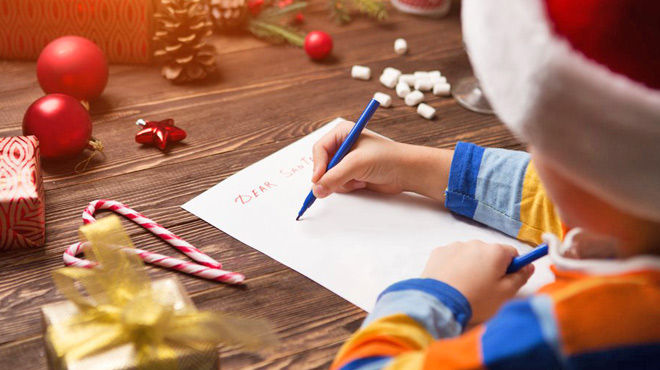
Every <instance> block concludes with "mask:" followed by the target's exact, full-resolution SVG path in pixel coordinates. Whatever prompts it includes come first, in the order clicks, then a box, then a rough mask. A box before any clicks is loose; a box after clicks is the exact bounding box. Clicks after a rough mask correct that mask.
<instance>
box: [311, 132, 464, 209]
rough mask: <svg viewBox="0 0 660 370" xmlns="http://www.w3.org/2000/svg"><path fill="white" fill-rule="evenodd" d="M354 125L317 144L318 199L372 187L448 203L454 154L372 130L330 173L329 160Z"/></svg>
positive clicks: (315, 158) (314, 150)
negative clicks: (410, 143) (385, 136)
mask: <svg viewBox="0 0 660 370" xmlns="http://www.w3.org/2000/svg"><path fill="white" fill-rule="evenodd" d="M353 125H354V124H353V122H348V121H344V122H342V123H340V124H338V125H337V127H335V128H334V129H333V130H332V131H330V132H329V133H327V134H326V135H325V136H323V138H321V139H320V140H319V141H318V142H317V143H316V144H315V145H314V149H313V153H314V171H313V175H312V182H313V183H314V186H313V187H312V191H313V192H314V195H315V196H316V197H317V198H325V197H327V196H328V195H330V194H332V193H335V192H351V191H353V190H356V189H363V188H366V189H369V190H373V191H376V192H380V193H386V194H398V193H400V192H402V191H413V192H416V193H419V194H422V195H426V196H429V197H431V198H434V199H438V200H441V201H444V189H445V188H446V186H447V178H448V176H449V167H450V165H451V158H452V153H453V152H452V151H450V150H443V149H434V148H427V147H423V146H415V145H408V144H402V143H397V142H395V141H392V140H389V139H386V138H384V137H382V136H379V135H376V134H375V133H373V132H371V131H369V130H364V131H363V132H362V134H361V135H360V138H359V139H358V141H357V142H356V143H355V146H354V147H353V149H352V150H351V151H350V152H349V153H348V154H347V155H346V156H345V157H344V159H342V160H341V162H339V164H337V165H336V166H335V167H333V168H332V169H331V170H330V171H328V172H327V173H326V170H325V169H326V167H327V166H328V162H330V159H331V158H332V156H333V155H334V154H335V152H336V151H337V149H339V146H340V145H341V143H342V142H343V141H344V139H345V138H346V136H348V133H349V132H350V131H351V129H352V128H353Z"/></svg>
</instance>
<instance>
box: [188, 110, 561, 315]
mask: <svg viewBox="0 0 660 370" xmlns="http://www.w3.org/2000/svg"><path fill="white" fill-rule="evenodd" d="M340 121H341V120H340V119H336V120H334V121H332V122H330V123H329V124H327V125H325V126H323V127H322V128H320V129H318V130H317V131H315V132H313V133H311V134H310V135H308V136H306V137H304V138H302V139H300V140H298V141H297V142H295V143H293V144H291V145H289V146H287V147H286V148H284V149H282V150H280V151H278V152H276V153H274V154H272V155H270V156H268V157H266V158H264V159H263V160H261V161H259V162H257V163H255V164H253V165H251V166H249V167H247V168H245V169H243V170H242V171H240V172H238V173H236V174H235V175H233V176H231V177H229V178H227V179H225V180H224V181H223V182H221V183H219V184H218V185H216V186H214V187H212V188H211V189H209V190H208V191H206V192H204V193H202V194H201V195H199V196H198V197H196V198H194V199H192V200H190V201H189V202H188V203H186V204H184V205H183V208H184V209H186V210H187V211H189V212H191V213H193V214H195V215H197V216H198V217H200V218H201V219H203V220H205V221H206V222H208V223H210V224H211V225H213V226H215V227H217V228H219V229H220V230H222V231H224V232H225V233H227V234H229V235H231V236H232V237H234V238H236V239H238V240H240V241H241V242H243V243H245V244H247V245H248V246H250V247H252V248H255V249H257V250H259V251H261V252H263V253H265V254H266V255H268V256H270V257H272V258H274V259H276V260H277V261H279V262H281V263H283V264H285V265H287V266H289V267H291V268H293V269H295V270H296V271H298V272H300V273H302V274H304V275H306V276H307V277H309V278H310V279H312V280H314V281H316V282H317V283H319V284H321V285H323V286H324V287H326V288H328V289H330V290H331V291H333V292H334V293H336V294H338V295H339V296H341V297H343V298H344V299H346V300H348V301H349V302H351V303H353V304H355V305H356V306H358V307H360V308H362V309H364V310H365V311H370V310H371V309H372V307H373V305H374V303H375V301H376V298H377V297H378V294H379V293H380V292H381V291H382V290H383V289H385V288H386V287H387V286H389V285H390V284H392V283H394V282H397V281H399V280H403V279H408V278H414V277H418V276H419V274H420V272H421V271H422V269H423V268H424V265H425V263H426V259H427V257H428V255H429V253H430V252H431V250H432V249H433V248H434V247H436V246H441V245H446V244H449V243H451V242H454V241H466V240H472V239H480V240H483V241H487V242H494V243H503V244H511V245H514V246H515V247H516V248H518V250H519V251H520V252H521V253H523V252H527V251H529V250H530V247H529V246H527V245H525V244H523V243H520V242H518V241H516V240H515V239H512V238H509V237H508V236H506V235H504V234H502V233H500V232H497V231H494V230H491V229H488V228H486V227H483V226H481V225H478V224H476V223H474V222H472V221H470V220H467V219H465V218H462V217H459V216H455V215H453V214H451V213H450V212H448V211H446V210H445V209H444V208H443V207H442V206H441V205H440V204H438V203H437V202H435V201H433V200H431V199H428V198H425V197H422V196H418V195H415V194H409V193H404V194H400V195H397V196H388V195H380V194H376V193H372V192H369V191H365V190H363V191H357V192H354V193H351V194H333V195H331V196H330V197H328V198H326V199H321V200H317V201H316V202H315V203H314V205H313V206H312V207H311V208H309V209H308V210H307V212H306V213H305V215H304V216H303V217H302V218H301V219H300V221H296V216H297V214H298V211H299V210H300V207H301V206H302V203H303V200H304V199H305V197H306V196H307V193H308V192H309V190H310V187H311V182H310V179H311V176H312V158H311V157H312V146H313V145H314V143H315V142H316V141H317V140H318V139H320V138H321V137H322V136H323V135H324V134H325V133H326V132H328V131H330V130H331V129H332V128H333V127H334V126H335V125H336V124H337V123H338V122H340ZM548 265H549V263H548V261H547V259H546V258H544V259H542V260H539V261H538V262H537V263H536V267H537V269H536V273H535V274H534V276H533V277H532V278H531V279H530V281H529V282H528V283H527V285H526V286H525V287H524V288H523V290H522V292H523V294H525V293H530V292H531V291H533V290H535V289H536V288H538V287H539V286H541V285H543V284H545V283H547V282H549V281H551V280H552V275H551V273H550V271H549V270H548ZM226 267H227V268H229V269H231V268H232V266H226ZM237 270H239V272H240V267H239V268H237ZM247 281H248V283H249V276H248V280H247Z"/></svg>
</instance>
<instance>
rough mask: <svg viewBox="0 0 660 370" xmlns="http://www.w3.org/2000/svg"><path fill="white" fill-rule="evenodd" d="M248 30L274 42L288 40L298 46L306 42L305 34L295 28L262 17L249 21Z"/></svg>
mask: <svg viewBox="0 0 660 370" xmlns="http://www.w3.org/2000/svg"><path fill="white" fill-rule="evenodd" d="M248 30H249V31H250V32H251V33H252V34H253V35H255V36H257V37H259V38H261V39H267V40H270V41H272V42H288V43H289V44H291V45H295V46H298V47H302V46H303V44H304V43H305V36H303V35H301V34H299V33H298V32H297V31H296V30H295V29H294V28H292V27H287V26H283V25H280V24H275V23H269V22H265V21H262V20H260V19H251V20H250V22H249V23H248Z"/></svg>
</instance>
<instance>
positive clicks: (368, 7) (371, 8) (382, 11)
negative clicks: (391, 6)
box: [351, 0, 387, 21]
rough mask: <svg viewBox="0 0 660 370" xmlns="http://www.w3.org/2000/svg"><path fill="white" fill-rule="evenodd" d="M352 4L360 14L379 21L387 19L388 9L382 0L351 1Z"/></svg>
mask: <svg viewBox="0 0 660 370" xmlns="http://www.w3.org/2000/svg"><path fill="white" fill-rule="evenodd" d="M351 2H352V3H353V6H354V7H355V8H356V9H357V10H358V11H359V12H360V13H362V14H366V15H368V16H369V17H371V18H373V19H375V20H377V21H382V20H384V19H385V18H387V8H386V7H385V2H383V1H382V0H351Z"/></svg>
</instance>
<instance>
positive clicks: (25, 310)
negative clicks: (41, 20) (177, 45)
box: [0, 1, 520, 369]
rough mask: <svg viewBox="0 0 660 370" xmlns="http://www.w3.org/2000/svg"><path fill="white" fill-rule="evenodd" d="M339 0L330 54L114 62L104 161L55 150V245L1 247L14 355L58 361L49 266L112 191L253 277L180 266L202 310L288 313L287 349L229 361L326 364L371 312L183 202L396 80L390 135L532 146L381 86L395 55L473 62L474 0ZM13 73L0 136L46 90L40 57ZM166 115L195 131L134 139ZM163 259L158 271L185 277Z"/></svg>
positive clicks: (100, 123)
mask: <svg viewBox="0 0 660 370" xmlns="http://www.w3.org/2000/svg"><path fill="white" fill-rule="evenodd" d="M326 6H327V5H326V3H325V1H317V2H313V4H311V5H310V9H309V12H308V14H307V16H306V24H305V27H306V28H307V29H322V30H326V31H328V32H329V33H330V34H331V35H332V36H333V38H334V42H335V48H334V51H333V55H334V56H333V57H332V58H330V59H329V60H327V61H323V62H318V63H315V62H312V61H310V60H309V59H308V58H307V57H306V56H305V54H304V52H303V51H301V50H299V49H296V48H293V47H289V46H283V45H279V46H278V45H270V44H268V43H265V42H262V41H260V40H257V39H254V38H252V37H250V36H236V37H217V38H214V39H213V42H214V44H215V45H216V46H217V49H218V52H219V56H218V67H219V70H220V73H219V75H218V76H217V77H215V78H212V79H210V80H208V81H205V82H203V83H198V84H192V85H182V86H177V85H173V84H171V83H169V82H168V81H166V80H164V79H163V78H161V77H160V74H159V70H158V68H157V67H154V66H124V65H113V66H111V67H110V80H109V83H108V86H107V88H106V90H105V92H104V93H103V96H102V97H101V98H100V99H99V100H98V101H94V102H92V105H91V115H92V119H93V121H94V136H96V137H97V138H99V139H100V140H102V141H103V143H104V145H105V158H94V160H93V161H92V164H91V166H90V167H89V169H88V170H87V171H86V172H84V173H82V174H76V173H74V171H73V168H74V166H75V164H76V163H77V162H79V161H80V160H81V159H83V158H84V157H82V156H81V157H79V158H74V159H72V160H68V161H63V162H57V163H44V164H43V170H44V183H45V188H46V202H47V206H46V225H47V243H46V246H45V247H44V248H39V249H35V250H22V251H13V252H8V253H3V254H0V368H2V369H43V368H45V367H46V360H45V354H44V347H43V344H42V332H43V327H42V324H41V321H40V314H39V307H40V306H42V305H44V304H47V303H51V302H55V301H58V300H61V299H62V297H61V296H60V295H59V294H58V293H57V292H56V290H55V287H54V285H53V282H52V280H51V279H50V275H49V272H50V271H52V270H54V269H56V268H59V267H62V252H63V251H64V249H65V248H66V246H68V245H69V244H71V243H72V242H74V241H76V239H77V228H78V227H79V226H80V225H81V218H80V215H81V212H82V210H83V209H84V208H85V207H86V206H87V204H88V203H89V202H90V201H92V200H95V199H99V198H106V199H115V200H118V201H120V202H123V203H125V204H127V205H129V206H131V207H133V208H135V209H136V210H138V211H139V212H142V213H143V214H145V215H146V216H147V217H150V218H153V219H154V220H155V221H157V222H159V223H161V224H162V225H164V226H165V227H168V228H170V229H171V230H172V231H173V232H175V233H177V234H178V235H180V236H181V237H183V238H184V239H186V240H188V241H190V242H191V243H192V244H194V245H196V246H198V247H200V248H201V249H202V250H204V251H206V252H207V253H208V254H210V255H211V256H214V257H216V258H217V259H219V260H220V261H222V262H223V263H224V265H225V266H226V267H227V268H229V269H235V270H238V271H241V272H243V273H244V274H246V275H247V276H248V284H247V286H246V287H244V288H236V287H232V286H227V285H222V284H218V283H211V282H208V281H205V280H201V279H196V278H191V277H188V276H184V275H181V274H176V275H177V276H178V277H179V279H181V281H182V282H183V284H184V286H185V288H186V289H187V291H188V292H189V293H190V296H191V297H192V299H193V300H194V302H195V304H196V305H197V306H198V307H199V308H200V309H214V310H221V311H224V312H229V313H235V314H240V315H243V316H248V317H260V318H266V319H268V320H269V321H270V322H272V324H273V325H274V326H275V328H276V330H277V333H278V335H279V337H280V338H281V340H282V343H281V346H280V347H279V348H277V349H276V350H274V351H270V352H263V353H247V352H243V351H241V350H240V349H237V348H233V347H224V348H221V350H220V356H221V362H222V367H223V368H224V369H325V368H328V366H329V364H330V362H331V361H332V358H333V356H334V355H335V353H336V352H337V350H338V349H339V347H340V345H341V344H342V342H343V341H344V340H346V338H347V337H348V336H349V335H350V334H351V333H352V332H353V331H355V330H356V329H357V328H358V326H359V325H360V323H361V321H362V319H363V318H364V316H365V313H364V312H363V311H362V310H360V309H359V308H357V307H355V306H353V305H352V304H350V303H348V302H346V301H344V300H343V299H341V298H339V297H338V296H336V295H335V294H333V293H331V292H330V291H328V290H326V289H325V288H323V287H321V286H319V285H317V284H316V283H314V282H312V281H310V280H309V279H307V278H306V277H304V276H302V275H300V274H298V273H297V272H295V271H293V270H291V269H290V268H288V267H286V266H284V265H282V264H280V263H278V262H276V261H274V260H272V259H270V258H268V257H266V256H265V255H263V254H261V253H259V252H257V251H256V250H254V249H252V248H250V247H248V246H247V245H244V244H242V243H240V242H238V241H237V240H234V239H232V238H231V237H229V236H228V235H226V234H224V233H223V232H222V231H220V230H218V229H216V228H214V227H212V226H211V225H209V224H207V223H205V222H204V221H202V220H200V219H198V218H197V217H195V216H193V215H192V214H190V213H188V212H186V211H184V210H183V209H182V208H180V206H181V205H182V204H183V203H185V202H186V201H188V200H190V199H192V198H193V197H195V196H197V195H198V194H200V193H201V192H203V191H205V190H206V189H208V188H210V187H211V186H213V185H215V184H217V183H218V182H220V181H222V180H224V179H225V178H227V177H229V176H231V175H232V174H234V173H235V172H237V171H239V170H241V169H242V168H244V167H246V166H248V165H250V164H251V163H254V162H256V161H258V160H260V159H262V158H264V157H265V156H267V155H268V154H271V153H273V152H275V151H277V150H279V149H281V148H283V147H285V146H287V145H289V144H291V143H292V142H294V141H296V140H298V139H300V138H301V137H303V136H305V135H307V134H309V133H310V132H312V131H313V130H315V129H317V128H318V127H320V126H322V125H324V124H325V123H327V122H329V121H330V120H332V119H333V118H335V117H337V116H342V117H344V118H347V119H353V120H355V119H357V117H358V115H359V113H360V112H361V111H362V109H363V108H364V105H365V103H366V102H367V101H368V99H369V98H371V96H372V95H373V93H374V92H375V91H387V92H389V93H390V94H391V95H392V97H393V99H394V100H393V107H392V108H389V109H379V110H378V112H377V113H376V115H375V116H374V118H373V119H372V121H371V123H370V128H371V129H372V130H375V131H378V132H379V133H381V134H383V135H386V136H388V137H390V138H392V139H395V140H398V141H403V142H407V143H412V144H420V145H428V146H435V147H444V148H452V147H453V146H454V145H455V143H456V141H457V140H466V141H472V142H475V143H478V144H482V145H490V146H497V147H506V148H520V145H519V144H518V143H517V142H516V140H515V139H514V138H513V137H512V136H511V135H510V134H509V133H508V132H507V131H506V129H505V128H504V127H503V126H502V125H501V124H500V123H499V121H498V120H497V119H496V118H495V117H494V116H488V115H480V114H476V113H472V112H469V111H467V110H465V109H463V108H462V107H460V106H459V105H458V104H457V103H456V102H455V101H454V100H453V99H451V98H440V97H432V98H429V101H428V103H429V104H430V105H432V106H433V107H435V108H437V109H438V118H436V119H435V120H433V121H427V120H425V119H422V118H421V117H419V116H418V115H417V114H416V112H415V109H413V108H411V107H407V106H405V105H404V104H403V102H402V100H400V99H398V98H396V95H395V94H394V91H392V90H390V91H388V89H387V88H385V87H383V86H382V85H380V84H379V83H378V76H379V75H380V73H381V71H382V70H383V68H385V67H388V66H392V67H396V68H399V69H402V70H403V71H404V72H412V71H415V70H434V69H439V70H440V71H442V73H443V74H445V75H446V76H447V77H448V79H449V81H450V82H454V83H455V82H456V81H457V80H458V79H459V78H460V77H462V76H466V75H469V74H470V69H469V64H468V60H467V56H466V55H465V53H464V51H463V47H462V44H461V33H460V24H459V12H460V9H459V8H460V3H458V2H455V3H454V4H453V9H452V11H451V14H450V15H449V16H448V17H446V18H443V19H439V20H431V19H423V18H418V17H414V16H409V15H404V14H400V13H398V12H396V11H394V10H390V15H391V16H390V18H389V20H388V21H386V22H384V23H382V24H377V23H375V22H373V21H370V20H368V19H364V18H357V19H355V21H354V22H352V23H350V24H349V25H345V26H338V25H336V24H335V23H334V21H332V20H331V19H329V17H328V12H327V7H326ZM397 37H404V38H406V39H407V40H408V45H409V54H408V55H406V56H403V57H401V56H397V55H396V54H395V53H394V51H393V42H394V39H396V38H397ZM354 64H360V65H366V66H369V67H371V68H372V79H371V81H368V82H365V81H357V80H353V79H351V78H350V68H351V66H352V65H354ZM0 79H1V83H0V136H12V135H20V134H21V121H22V118H23V114H24V112H25V110H26V109H27V107H28V106H29V105H30V103H32V102H33V101H34V100H36V99H37V98H39V97H40V96H42V95H43V93H42V91H41V89H40V88H39V85H38V84H37V81H36V73H35V63H34V62H19V61H0ZM429 96H430V95H428V94H427V97H429ZM168 117H171V118H174V119H175V121H176V123H177V124H178V125H179V126H181V127H182V128H184V129H185V130H186V131H187V132H188V138H187V139H186V140H185V142H184V143H183V144H180V145H177V146H175V147H174V148H172V149H171V150H170V151H169V152H167V153H162V152H161V151H159V150H158V149H156V148H154V147H142V146H140V145H138V144H136V143H135V142H134V135H135V133H136V131H137V127H136V126H135V125H134V122H135V121H136V119H138V118H146V119H151V120H160V119H164V118H168ZM124 225H125V226H126V227H127V229H128V230H129V232H130V234H131V237H132V238H133V241H134V243H135V244H136V245H138V246H140V247H143V248H146V249H149V250H152V251H156V252H159V253H165V254H176V253H175V251H174V250H172V249H171V248H170V247H169V246H167V245H165V244H164V243H163V242H161V241H159V240H158V239H156V238H155V237H154V236H152V235H150V234H147V233H146V232H144V231H143V230H141V229H139V228H138V227H137V226H135V225H133V224H131V223H129V222H125V223H124ZM149 270H150V273H151V275H152V276H153V277H164V276H173V275H174V273H173V272H171V271H166V270H162V269H157V268H151V267H150V268H149Z"/></svg>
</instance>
